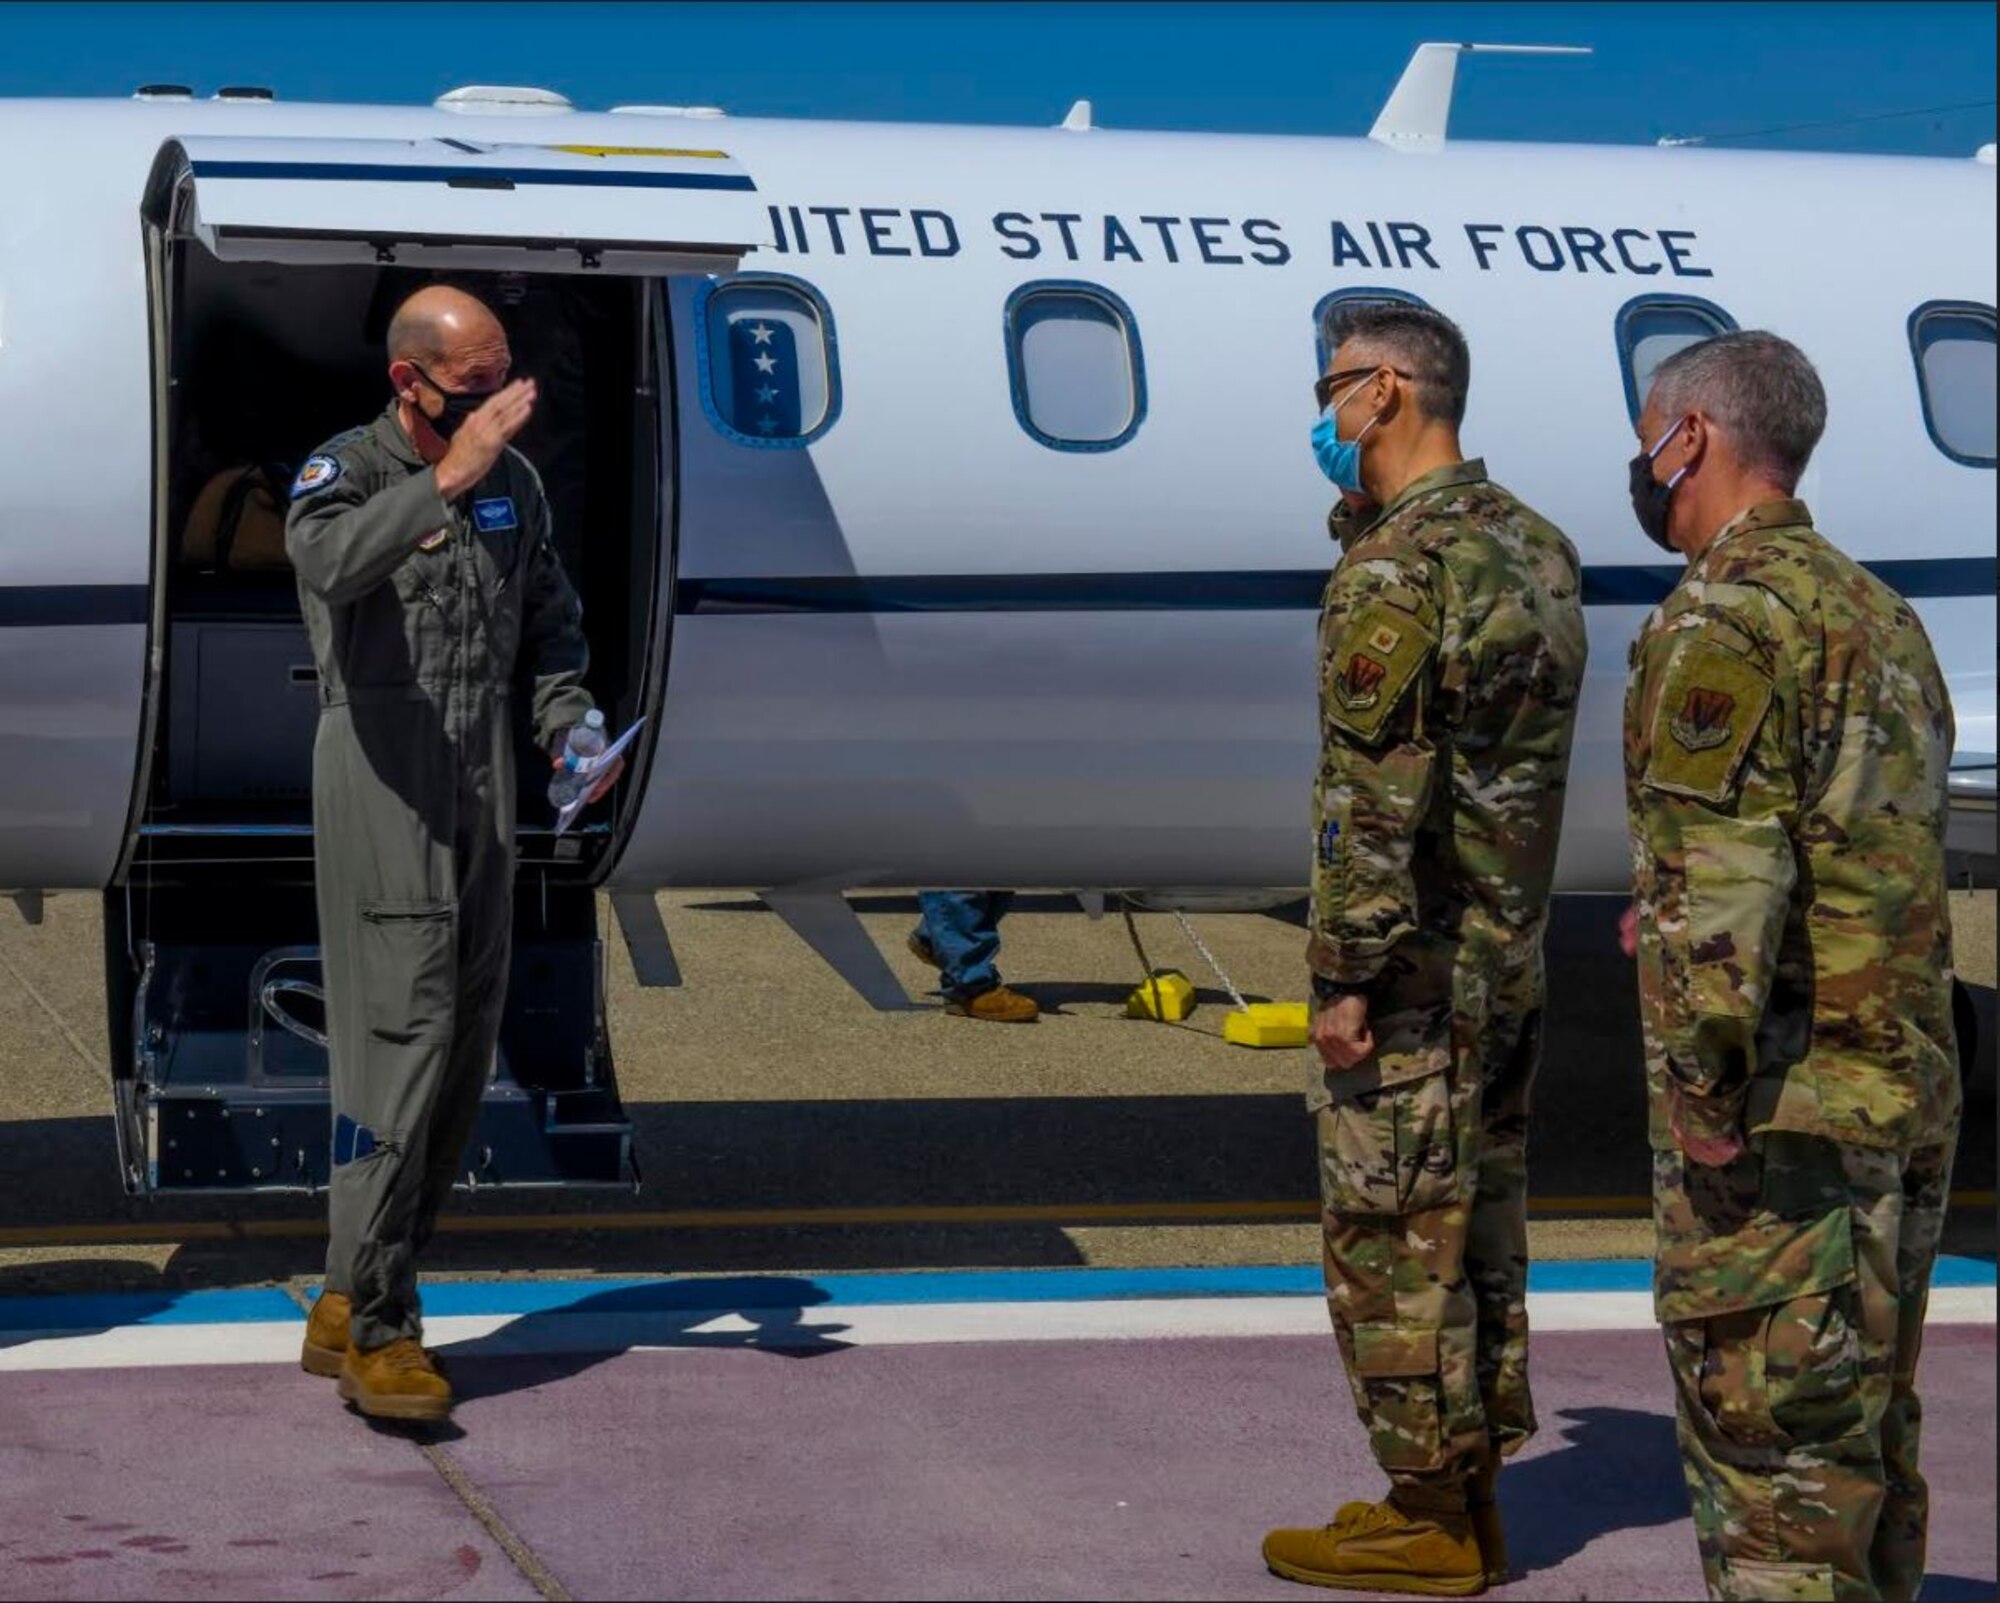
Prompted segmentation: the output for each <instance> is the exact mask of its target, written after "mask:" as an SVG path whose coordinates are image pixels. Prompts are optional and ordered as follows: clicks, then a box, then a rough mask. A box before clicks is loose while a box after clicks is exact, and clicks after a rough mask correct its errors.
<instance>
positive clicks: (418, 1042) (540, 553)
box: [285, 286, 622, 1421]
mask: <svg viewBox="0 0 2000 1603" xmlns="http://www.w3.org/2000/svg"><path fill="white" fill-rule="evenodd" d="M388 347H389V352H388V354H389V369H388V371H389V382H390V384H391V385H392V386H393V387H394V391H395V394H394V397H393V398H392V399H391V400H390V402H389V404H388V406H387V408H386V409H385V410H384V411H383V412H382V414H381V416H379V417H378V418H376V419H375V421H374V422H373V423H371V424H368V425H367V426H365V427H363V428H359V429H354V430H352V431H350V432H349V433H347V434H343V435H341V436H340V437H339V438H337V439H335V440H332V441H330V442H328V443H327V444H326V445H325V446H323V447H322V448H321V449H320V450H319V451H318V452H317V453H316V454H314V455H313V456H312V457H310V458H308V459H307V461H306V463H305V466H304V467H303V468H301V469H300V471H299V476H298V480H297V483H296V484H295V485H294V486H293V490H292V507H291V513H290V517H289V519H288V521H287V525H286V534H285V548H286V551H287V552H288V554H289V555H290V557H291V560H292V564H293V566H294V568H295V569H296V570H297V574H298V584H299V599H300V604H301V607H302V609H303V611H304V613H305V621H306V628H307V631H308V632H309V634H310V635H311V637H312V645H313V654H314V656H315V658H316V659H317V661H318V665H319V682H320V701H321V711H320V720H319V733H318V737H317V740H316V742H315V744H314V748H313V835H314V869H315V876H316V880H317V887H318V900H319V925H320V940H321V944H322V948H323V951H324V956H325V971H326V985H327V1033H328V1036H329V1038H330V1042H331V1049H332V1060H333V1111H334V1127H333V1179H332V1184H331V1188H330V1206H329V1212H330V1215H331V1229H332V1241H331V1244H330V1246H329V1248H328V1251H327V1266H326V1289H325V1291H324V1292H323V1293H322V1295H321V1296H320V1298H319V1300H318V1302H317V1303H316V1304H315V1305H314V1308H313V1313H312V1317H311V1319H310V1321H309V1322H308V1325H307V1330H306V1339H305V1348H304V1352H303V1354H302V1359H301V1361H302V1363H303V1365H304V1367H305V1368H306V1369H307V1370H308V1371H309V1372H311V1373H313V1374H318V1375H326V1376H336V1377H338V1380H339V1389H340V1395H341V1397H342V1398H344V1399H346V1400H347V1401H349V1402H352V1403H354V1404H355V1405H356V1406H357V1407H358V1408H359V1409H360V1410H361V1411H362V1412H363V1413H364V1414H367V1415H370V1416H371V1417H376V1418H387V1419H405V1420H431V1421H434V1420H440V1419H443V1418H444V1417H445V1416H446V1415H447V1414H449V1412H450V1410H451V1404H452V1395H451V1387H450V1385H449V1384H448V1383H447V1381H446V1380H445V1378H444V1377H443V1376H442V1375H441V1374H440V1373H439V1372H438V1370H437V1366H436V1364H435V1362H434V1361H433V1359H432V1357H431V1355H430V1354H429V1353H428V1352H427V1351H426V1350H425V1349H424V1346H423V1342H422V1311H421V1305H420V1303H419V1300H418V1296H417V1274H416V1261H417V1256H418V1254H419V1253H420V1252H421V1251H422V1250H423V1247H424V1245H425V1243H426V1242H427V1241H428V1240H429V1238H430V1235H431V1232H432V1229H433V1227H434V1226H435V1223H436V1220H437V1215H438V1210H439V1209H440V1208H441V1207H442V1205H443V1203H444V1199H445V1197H446V1195H447V1194H448V1193H449V1192H450V1189H451V1185H452V1180H453V1177H454V1175H455V1174H456V1172H457V1168H458V1164H459V1161H460V1158H461V1156H462V1154H463V1152H464V1150H465V1145H466V1142H467V1141H468V1139H469V1138H470V1136H471V1133H472V1129H473V1126H474V1124H475V1122H476V1120H477V1118H478V1114H479V1104H480V1098H481V1094H482V1092H483V1090H484V1088H485V1084H486V1080H487V1075H488V1071H489V1069H490V1067H491V1064H492V1061H493V1054H494V1048H495V1044H496V1042H497V1040H498V1037H499V1030H500V1017H501V1010H502V1006H503V1004H504V1002H505V1000H506V988H507V971H508V963H509V959H510V956H511V951H512V938H513V888H514V865H515V848H514V759H513V736H512V727H513V710H512V706H513V704H512V692H513V686H514V681H515V679H516V676H517V671H518V673H519V675H520V677H521V678H522V679H523V680H525V681H527V689H528V691H529V694H530V695H531V697H532V713H533V718H534V724H535V733H536V738H537V740H538V741H539V742H540V744H541V745H542V746H543V748H544V749H546V750H549V751H550V752H551V753H552V754H553V753H554V752H556V751H558V750H560V748H561V743H562V742H563V740H564V739H565V738H566V735H567V732H568V730H569V728H570V726H571V725H572V724H574V723H576V722H577V721H578V720H580V719H581V718H582V717H583V715H584V714H585V713H586V712H588V711H589V710H590V709H591V705H592V703H591V698H590V696H589V694H588V692H586V691H585V689H584V688H583V680H584V675H585V673H586V671H587V670H588V666H589V660H590V653H589V648H588V646H587V645H586V643H585V640H584V635H583V627H582V609H581V607H580V606H579V605H578V603H577V599H576V592H575V591H574V590H573V589H571V587H570V583H569V580H568V579H567V578H566V577H565V575H564V573H563V569H562V564H561V563H560V561H559V560H558V559H557V557H556V554H555V548H554V546H553V545H552V543H551V540H550V528H549V511H548V503H547V501H546V499H545V498H544V496H543V494H542V486H541V480H540V478H539V477H538V476H537V474H536V472H535V470H534V468H533V467H531V466H530V465H529V464H528V461H527V459H526V458H525V457H523V456H522V455H521V454H520V453H519V452H518V451H515V450H513V449H512V448H510V446H509V445H508V443H507V442H508V441H509V440H511V439H512V438H513V437H514V436H515V435H516V434H517V433H519V432H520V430H521V429H522V428H523V427H525V426H526V424H527V422H528V420H529V418H530V417H531V416H532V414H533V412H534V408H535V384H534V381H533V380H532V379H519V380H515V381H514V382H512V383H509V382H508V374H509V369H510V365H511V356H510V353H509V350H508V346H507V336H506V334H505V332H504V330H503V329H502V328H501V326H500V324H499V322H498V320H497V319H496V318H495V317H494V315H493V313H492V312H491V311H490V310H489V309H488V308H487V307H486V306H485V305H483V304H482V303H481V302H479V301H478V300H476V299H474V298H473V297H472V296H470V295H467V294H464V293H463V292H461V291H459V290H456V289H450V288H446V287H443V286H435V287H432V288H428V289H424V290H420V291H418V292H417V293H416V294H415V295H413V296H411V297H410V299H409V300H407V301H406V302H404V304H403V305H402V307H401V308H400V309H399V310H398V311H397V313H396V315H395V317H394V318H393V319H392V320H391V322H390V325H389V332H388ZM554 760H555V759H554V758H553V755H552V761H554ZM621 768H622V763H620V764H614V765H612V767H611V768H609V769H608V770H607V771H606V773H605V774H604V775H603V776H601V777H600V778H599V779H598V780H597V782H596V783H595V784H594V785H593V787H592V793H591V794H592V797H593V799H595V797H596V796H599V795H602V794H603V793H604V791H606V790H608V789H609V788H610V786H611V785H612V784H613V783H614V782H615V781H616V779H617V777H618V773H619V771H620V769H621Z"/></svg>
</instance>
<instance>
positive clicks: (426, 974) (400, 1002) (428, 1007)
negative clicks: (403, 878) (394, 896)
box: [361, 902, 458, 1046]
mask: <svg viewBox="0 0 2000 1603" xmlns="http://www.w3.org/2000/svg"><path fill="white" fill-rule="evenodd" d="M457 948H458V921H457V918H456V917H455V916H454V913H453V909H452V904H451V903H450V902H369V903H366V904H364V905H363V907H362V909H361V981H362V984H363V986H364V987H365V988H366V992H367V996H366V1009H367V1018H368V1033H369V1035H370V1036H372V1037H373V1038H374V1039H375V1040H377V1041H381V1042H385V1043H387V1044H389V1045H391V1046H411V1045H415V1044H417V1043H420V1042H440V1041H449V1040H450V1039H451V1035H452V1023H453V1019H452V1013H453V1001H454V996H453V993H454V991H455V989H456V987H455V984H454V981H455V978H456V968H457V964H456V961H455V958H456V953H457Z"/></svg>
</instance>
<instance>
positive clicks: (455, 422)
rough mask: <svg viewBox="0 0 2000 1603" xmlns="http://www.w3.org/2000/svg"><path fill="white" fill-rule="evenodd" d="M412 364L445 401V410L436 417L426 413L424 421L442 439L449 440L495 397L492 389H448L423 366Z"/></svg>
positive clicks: (418, 374) (419, 375)
mask: <svg viewBox="0 0 2000 1603" xmlns="http://www.w3.org/2000/svg"><path fill="white" fill-rule="evenodd" d="M410 366H412V367H416V368H417V376H418V377H419V378H421V379H422V380H423V381H424V382H425V383H426V384H428V385H429V386H430V387H431V388H432V389H434V390H436V391H437V392H438V395H439V396H440V397H441V398H442V399H443V401H444V410H443V411H442V412H440V413H439V414H438V415H437V416H436V417H432V416H431V415H430V414H429V413H428V412H426V413H424V421H425V422H426V423H428V424H430V426H431V427H432V428H433V429H435V430H436V431H437V437H438V438H439V439H441V440H447V441H448V440H449V439H450V438H451V437H452V436H453V435H454V434H456V433H457V432H458V431H459V430H460V429H461V428H463V427H464V426H465V420H466V419H467V418H469V417H471V416H472V414H473V413H474V412H477V411H478V410H479V409H480V408H481V407H482V406H484V405H485V404H486V403H487V402H488V401H490V400H492V399H493V392H492V391H490V390H482V391H467V392H460V391H457V390H448V389H446V388H445V387H444V386H443V385H442V384H440V383H438V381H437V380H436V379H434V378H432V377H431V376H430V374H428V373H426V372H425V371H424V370H423V369H422V368H421V367H417V364H416V363H415V362H412V363H411V364H410Z"/></svg>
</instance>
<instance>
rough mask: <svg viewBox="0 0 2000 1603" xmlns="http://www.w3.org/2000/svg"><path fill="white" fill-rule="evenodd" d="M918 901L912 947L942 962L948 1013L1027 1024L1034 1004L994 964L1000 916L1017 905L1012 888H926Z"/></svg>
mask: <svg viewBox="0 0 2000 1603" xmlns="http://www.w3.org/2000/svg"><path fill="white" fill-rule="evenodd" d="M917 903H918V905H919V906H920V907H921V908H922V909H923V918H922V920H921V921H920V922H919V923H918V925H917V928H916V932H915V933H914V934H912V935H911V937H910V948H911V950H912V951H914V952H916V954H917V955H918V956H919V957H921V958H923V959H924V961H925V962H927V963H935V964H936V965H937V967H938V970H939V972H940V973H941V974H942V976H943V983H942V984H941V986H940V987H939V988H940V989H941V990H942V991H943V992H944V998H945V1007H946V1009H947V1010H948V1011H951V1012H962V1013H967V1014H969V1015H970V1016H972V1017H974V1018H986V1019H993V1020H996V1021H1001V1022H1006V1023H1025V1022H1026V1021H1028V1020H1030V1019H1032V1018H1033V1017H1034V1016H1035V1013H1036V1011H1037V1009H1036V1008H1035V1005H1034V1003H1033V1002H1032V1001H1030V1000H1029V999H1028V998H1027V997H1025V996H1021V995H1020V994H1018V993H1017V992H1013V991H1010V990H1008V989H1007V988H1006V987H1005V986H1004V985H1002V984H1001V983H1000V970H999V969H998V968H997V967H996V966H995V964H994V959H995V958H996V957H997V956H998V955H999V952H1000V920H1001V919H1002V918H1003V917H1004V916H1005V915H1006V912H1007V909H1008V908H1009V907H1011V906H1012V905H1013V903H1014V893H1013V892H1012V891H925V892H923V893H922V894H921V895H919V896H918V897H917ZM975 1004H977V1005H975Z"/></svg>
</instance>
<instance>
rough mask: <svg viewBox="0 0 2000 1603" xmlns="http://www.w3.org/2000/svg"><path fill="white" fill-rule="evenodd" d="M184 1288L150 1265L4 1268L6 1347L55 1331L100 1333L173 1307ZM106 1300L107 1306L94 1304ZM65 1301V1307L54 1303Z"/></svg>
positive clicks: (1, 1331) (0, 1341)
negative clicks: (165, 1282) (173, 1284)
mask: <svg viewBox="0 0 2000 1603" xmlns="http://www.w3.org/2000/svg"><path fill="white" fill-rule="evenodd" d="M180 1296H181V1293H180V1292H178V1291H176V1290H173V1289H171V1288H170V1287H167V1286H165V1285H163V1284H162V1283H161V1280H160V1274H159V1271H158V1270H156V1269H154V1268H153V1267H152V1266H151V1265H148V1264H135V1263H117V1262H113V1263H99V1262H82V1263H63V1264H50V1265H43V1264H37V1265H33V1266H30V1267H28V1268H20V1267H15V1266H11V1265H10V1266H6V1267H0V1348H5V1347H18V1346H20V1345H21V1344H22V1343H23V1342H29V1341H36V1340H39V1339H40V1338H41V1337H43V1336H45V1335H49V1334H52V1333H54V1334H60V1335H63V1336H97V1335H102V1334H103V1333H104V1332H105V1331H107V1330H111V1329H114V1328H116V1327H117V1326H120V1325H125V1324H130V1323H131V1322H132V1321H133V1320H135V1319H152V1318H154V1317H156V1316H157V1315H160V1314H163V1313H165V1312H167V1311H168V1310H169V1309H170V1308H172V1307H173V1306H174V1304H175V1303H176V1302H178V1301H179V1300H180ZM99 1298H102V1299H103V1307H102V1308H101V1309H99V1308H95V1307H93V1306H92V1305H93V1303H95V1302H96V1301H97V1300H98V1299H99ZM57 1300H60V1303H61V1307H60V1309H57V1308H56V1307H54V1306H52V1305H53V1304H54V1303H55V1302H56V1301H57Z"/></svg>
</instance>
